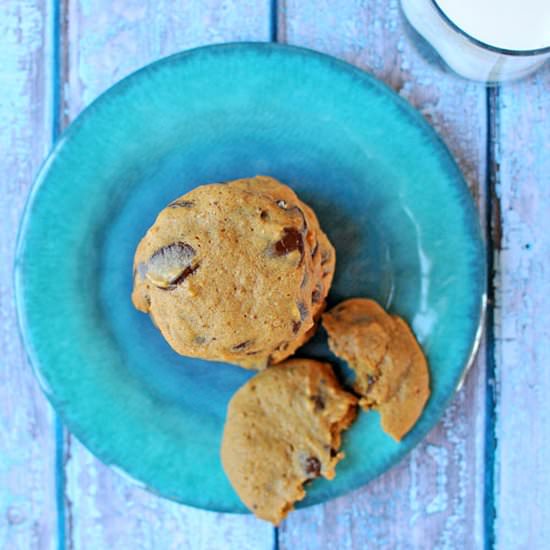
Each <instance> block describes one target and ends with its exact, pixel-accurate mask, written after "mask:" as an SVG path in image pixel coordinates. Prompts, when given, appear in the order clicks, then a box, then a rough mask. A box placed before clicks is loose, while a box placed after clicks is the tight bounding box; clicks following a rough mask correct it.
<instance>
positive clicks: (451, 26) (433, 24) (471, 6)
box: [401, 0, 550, 83]
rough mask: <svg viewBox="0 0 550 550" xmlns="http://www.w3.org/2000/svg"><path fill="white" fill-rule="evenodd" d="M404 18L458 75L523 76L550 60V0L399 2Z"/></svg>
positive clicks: (484, 78) (488, 78)
mask: <svg viewBox="0 0 550 550" xmlns="http://www.w3.org/2000/svg"><path fill="white" fill-rule="evenodd" d="M401 4H402V7H403V12H404V13H405V16H406V17H407V19H408V20H409V22H410V23H411V24H412V26H413V27H415V28H416V30H417V31H418V32H419V33H420V34H421V35H422V36H424V38H426V40H428V42H430V43H431V44H432V45H433V46H434V48H435V49H436V50H437V51H438V52H439V54H440V55H441V57H442V58H443V59H444V60H445V61H446V63H447V64H448V65H449V66H450V67H451V68H452V69H453V70H454V71H455V72H457V73H458V74H460V75H462V76H464V77H466V78H469V79H472V80H480V81H484V82H489V83H497V82H503V81H506V80H514V79H517V78H522V77H524V76H526V75H528V74H529V73H531V72H533V71H534V70H536V69H537V68H538V67H540V66H541V65H542V64H543V63H544V62H545V61H546V60H547V59H549V58H550V0H401Z"/></svg>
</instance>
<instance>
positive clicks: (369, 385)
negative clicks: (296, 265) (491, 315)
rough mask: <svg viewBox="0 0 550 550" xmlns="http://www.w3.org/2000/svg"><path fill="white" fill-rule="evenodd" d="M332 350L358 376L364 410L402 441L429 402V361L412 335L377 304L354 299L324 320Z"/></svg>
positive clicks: (347, 301)
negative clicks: (375, 414) (374, 412)
mask: <svg viewBox="0 0 550 550" xmlns="http://www.w3.org/2000/svg"><path fill="white" fill-rule="evenodd" d="M323 326H324V327H325V329H326V330H327V332H328V336H329V346H330V349H331V350H332V351H333V352H334V354H335V355H337V356H338V357H340V358H342V359H344V360H345V361H347V362H348V364H349V366H350V367H351V368H352V369H353V370H354V371H355V375H356V379H355V385H354V389H355V391H356V392H357V393H358V394H359V395H360V396H361V398H360V400H359V404H360V405H361V407H363V408H364V409H367V410H368V409H376V410H378V411H379V413H380V415H381V422H382V428H383V429H384V431H386V432H387V433H388V434H390V435H391V436H392V437H393V438H394V439H396V440H400V439H402V438H403V436H404V435H405V434H406V433H407V432H408V431H409V430H410V429H411V428H412V427H413V426H414V424H415V423H416V421H417V420H418V418H419V417H420V415H421V413H422V410H423V409H424V406H425V404H426V402H427V400H428V398H429V396H430V388H429V383H430V379H429V370H428V364H427V361H426V358H425V356H424V353H423V352H422V349H421V347H420V345H419V344H418V342H417V340H416V338H415V336H414V334H413V332H412V330H411V329H410V327H409V326H408V325H407V323H406V322H405V321H404V320H403V319H401V318H400V317H397V316H393V315H390V314H388V313H386V311H384V309H382V308H381V307H380V306H379V305H378V304H377V303H376V302H374V301H373V300H367V299H364V298H353V299H350V300H346V301H344V302H341V303H340V304H338V305H337V306H336V307H335V308H333V309H331V310H330V311H328V312H327V313H325V314H324V315H323Z"/></svg>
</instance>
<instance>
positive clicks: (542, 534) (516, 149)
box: [495, 65, 550, 550]
mask: <svg viewBox="0 0 550 550" xmlns="http://www.w3.org/2000/svg"><path fill="white" fill-rule="evenodd" d="M549 89H550V66H548V65H546V67H545V68H543V69H542V70H541V71H540V72H539V73H537V74H536V75H534V76H533V77H531V78H530V79H529V80H527V81H526V82H520V83H516V84H508V85H505V86H503V87H502V88H501V90H500V93H499V98H500V101H499V103H500V121H499V122H500V150H499V155H498V161H499V165H500V166H499V168H500V170H499V172H498V173H499V179H498V181H497V183H498V187H497V193H498V197H499V198H500V201H501V228H500V229H501V235H502V236H501V250H500V251H497V253H496V257H495V266H496V269H497V276H496V280H495V285H496V289H497V297H498V302H497V310H496V323H495V324H496V330H495V336H496V343H497V372H496V375H497V377H496V382H497V385H496V398H497V426H496V436H497V455H496V460H497V469H496V480H495V486H496V512H497V521H496V540H497V544H498V547H499V548H501V549H502V550H512V549H516V548H533V549H534V548H548V545H549V542H548V541H549V540H550V523H549V521H548V517H549V512H550V505H549V502H550V468H549V467H548V463H549V460H550V451H549V445H548V442H549V441H550V420H549V416H548V414H547V412H548V411H547V410H546V407H547V406H548V394H549V392H550V377H549V375H548V365H550V348H549V347H548V341H549V339H550V295H549V293H548V283H549V281H550V266H549V259H550V231H549V229H550V224H549V219H550V218H549V212H550V119H549V113H550V95H549V93H548V90H549Z"/></svg>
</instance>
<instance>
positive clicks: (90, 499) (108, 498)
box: [64, 0, 273, 550]
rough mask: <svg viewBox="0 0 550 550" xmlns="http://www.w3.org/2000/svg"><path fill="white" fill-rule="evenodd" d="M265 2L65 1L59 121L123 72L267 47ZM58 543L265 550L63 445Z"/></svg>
mask: <svg viewBox="0 0 550 550" xmlns="http://www.w3.org/2000/svg"><path fill="white" fill-rule="evenodd" d="M269 22H270V19H269V2H268V1H267V0H266V1H262V2H256V1H255V0H246V1H244V2H243V1H239V2H236V1H227V2H219V1H208V2H186V1H184V0H181V1H178V2H173V1H171V0H159V1H156V2H143V1H142V0H120V1H117V2H114V3H113V2H110V1H108V0H103V1H94V2H90V1H89V0H80V1H79V0H68V1H67V5H66V6H65V33H64V40H65V51H66V52H67V53H66V59H65V67H64V74H65V87H64V103H65V113H66V119H67V120H70V119H72V118H73V117H74V116H76V115H77V114H78V112H79V111H80V110H81V109H82V108H83V107H84V106H85V105H87V104H88V103H89V102H90V101H91V100H93V99H94V98H95V97H96V96H97V95H98V94H99V93H100V92H102V91H103V90H105V89H106V88H107V87H108V86H110V85H111V84H113V83H114V82H115V81H117V80H119V79H120V78H122V77H124V76H125V75H126V74H128V73H129V72H131V71H133V70H134V69H137V68H138V67H140V66H142V65H145V64H146V63H148V62H150V61H152V60H154V59H156V58H158V57H161V56H164V55H168V54H170V53H173V52H175V51H178V50H182V49H186V48H190V47H194V46H198V45H202V44H206V43H212V42H222V41H233V40H267V39H269ZM66 453H67V468H66V473H67V488H66V499H67V504H68V507H67V537H68V545H69V546H70V547H74V548H98V549H99V548H117V550H118V549H120V550H122V549H126V548H128V549H132V550H133V549H135V548H162V549H163V550H164V549H170V548H174V549H175V548H238V549H247V548H249V549H254V550H257V549H262V548H271V547H272V544H273V529H272V528H271V526H269V525H268V524H265V523H263V522H260V521H258V520H255V519H254V518H252V517H250V516H231V515H222V514H214V513H209V512H204V511H199V510H194V509H191V508H187V507H183V506H178V505H176V504H173V503H170V502H168V501H165V500H161V499H159V498H157V497H155V496H153V495H151V494H149V493H147V492H145V491H143V490H141V489H139V488H137V487H134V486H133V485H132V484H130V483H128V482H127V481H126V480H124V479H122V478H121V477H120V476H119V475H118V474H116V473H115V472H113V471H111V470H110V469H108V468H106V467H105V466H103V465H102V464H100V463H99V462H98V461H97V460H95V459H94V458H93V457H92V456H91V455H90V453H89V452H88V451H87V450H86V449H84V448H83V447H82V445H80V444H78V443H77V442H76V441H75V440H74V439H73V438H72V437H70V436H69V437H68V441H67V449H66Z"/></svg>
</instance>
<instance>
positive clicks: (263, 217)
mask: <svg viewBox="0 0 550 550" xmlns="http://www.w3.org/2000/svg"><path fill="white" fill-rule="evenodd" d="M260 218H261V219H262V220H267V219H268V218H269V214H268V213H267V210H262V211H261V212H260Z"/></svg>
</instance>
